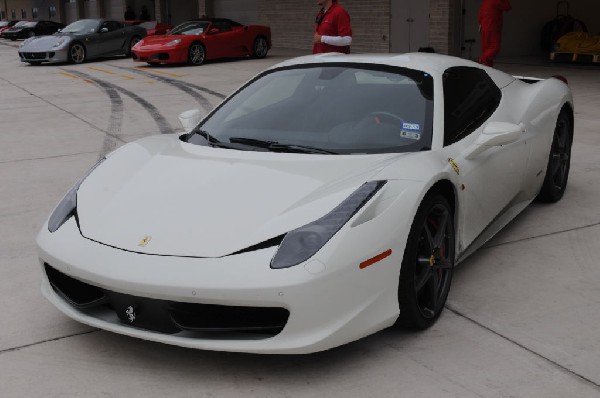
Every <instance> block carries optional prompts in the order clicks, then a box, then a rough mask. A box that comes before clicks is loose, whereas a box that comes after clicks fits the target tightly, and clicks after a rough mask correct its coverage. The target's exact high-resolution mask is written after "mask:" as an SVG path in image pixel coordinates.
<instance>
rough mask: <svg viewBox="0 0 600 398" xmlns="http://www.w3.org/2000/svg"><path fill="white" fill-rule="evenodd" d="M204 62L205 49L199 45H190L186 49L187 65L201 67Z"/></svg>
mask: <svg viewBox="0 0 600 398" xmlns="http://www.w3.org/2000/svg"><path fill="white" fill-rule="evenodd" d="M205 60H206V49H205V48H204V46H203V45H202V44H200V43H192V44H191V45H190V48H189V49H188V64H190V65H202V64H203V63H204V61H205Z"/></svg>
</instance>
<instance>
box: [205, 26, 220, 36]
mask: <svg viewBox="0 0 600 398" xmlns="http://www.w3.org/2000/svg"><path fill="white" fill-rule="evenodd" d="M217 33H221V29H219V28H210V30H209V31H208V34H209V35H215V34H217Z"/></svg>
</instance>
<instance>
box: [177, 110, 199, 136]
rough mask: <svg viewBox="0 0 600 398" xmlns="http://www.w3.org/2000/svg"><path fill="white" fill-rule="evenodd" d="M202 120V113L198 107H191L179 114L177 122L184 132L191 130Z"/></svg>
mask: <svg viewBox="0 0 600 398" xmlns="http://www.w3.org/2000/svg"><path fill="white" fill-rule="evenodd" d="M201 120H202V113H201V112H200V110H198V109H191V110H189V111H185V112H183V113H182V114H181V115H179V122H180V123H181V125H182V126H183V130H184V131H185V132H186V133H189V132H190V131H192V130H193V129H194V128H195V127H196V126H197V125H198V123H200V121H201Z"/></svg>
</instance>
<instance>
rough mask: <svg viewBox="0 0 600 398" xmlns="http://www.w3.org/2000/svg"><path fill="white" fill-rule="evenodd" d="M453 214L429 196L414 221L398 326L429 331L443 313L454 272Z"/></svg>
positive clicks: (405, 260)
mask: <svg viewBox="0 0 600 398" xmlns="http://www.w3.org/2000/svg"><path fill="white" fill-rule="evenodd" d="M454 242H455V233H454V214H453V210H452V208H451V207H450V205H449V204H448V201H447V200H446V199H445V198H444V197H443V196H442V195H439V194H432V195H427V196H426V197H425V199H424V200H423V202H422V203H421V206H420V207H419V210H418V211H417V214H416V216H415V219H414V221H413V224H412V226H411V229H410V233H409V235H408V242H407V244H406V249H405V250H404V258H403V259H402V268H401V269H400V283H399V286H398V302H399V304H400V318H399V319H398V323H399V324H401V325H402V326H406V327H409V328H413V329H427V328H428V327H430V326H431V325H433V324H434V323H435V321H436V320H437V319H438V317H439V316H440V313H441V312H442V310H443V309H444V304H445V303H446V298H447V297H448V292H449V291H450V283H451V282H452V272H453V270H454Z"/></svg>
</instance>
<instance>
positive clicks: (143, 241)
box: [138, 236, 152, 247]
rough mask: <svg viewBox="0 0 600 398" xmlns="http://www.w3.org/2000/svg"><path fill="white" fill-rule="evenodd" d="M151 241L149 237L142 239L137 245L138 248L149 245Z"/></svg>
mask: <svg viewBox="0 0 600 398" xmlns="http://www.w3.org/2000/svg"><path fill="white" fill-rule="evenodd" d="M151 240H152V237H151V236H144V239H142V240H141V241H140V243H138V246H140V247H146V246H148V243H150V241H151Z"/></svg>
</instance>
